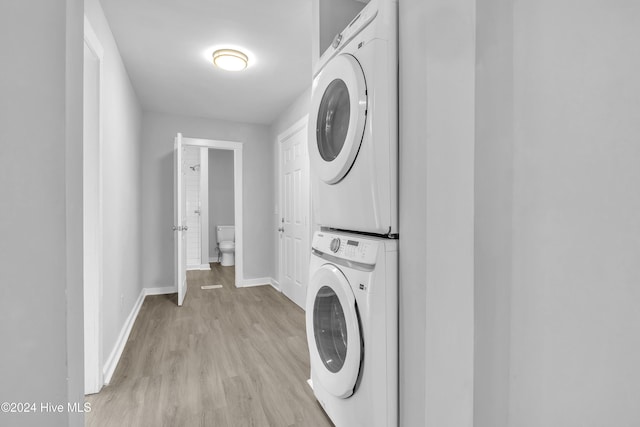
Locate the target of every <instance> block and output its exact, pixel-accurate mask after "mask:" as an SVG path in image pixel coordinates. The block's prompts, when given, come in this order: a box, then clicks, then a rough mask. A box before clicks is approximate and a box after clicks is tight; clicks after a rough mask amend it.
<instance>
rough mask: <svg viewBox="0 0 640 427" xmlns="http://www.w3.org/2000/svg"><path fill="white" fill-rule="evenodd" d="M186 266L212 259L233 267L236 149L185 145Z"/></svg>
mask: <svg viewBox="0 0 640 427" xmlns="http://www.w3.org/2000/svg"><path fill="white" fill-rule="evenodd" d="M184 166H185V167H184V169H183V171H184V178H185V187H186V219H187V227H188V230H187V235H186V246H187V247H186V252H187V270H205V269H209V263H210V262H215V263H220V264H221V265H222V266H225V267H234V266H235V264H236V262H235V240H236V239H235V237H236V233H235V227H236V215H235V208H234V201H235V190H236V189H235V186H234V153H233V150H226V149H215V148H206V147H194V146H186V147H185V151H184Z"/></svg>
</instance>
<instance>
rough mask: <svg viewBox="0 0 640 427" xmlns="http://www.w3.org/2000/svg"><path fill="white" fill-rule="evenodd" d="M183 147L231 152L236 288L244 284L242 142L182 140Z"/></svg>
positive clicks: (198, 139)
mask: <svg viewBox="0 0 640 427" xmlns="http://www.w3.org/2000/svg"><path fill="white" fill-rule="evenodd" d="M182 143H183V145H185V146H192V147H202V148H214V149H217V150H233V207H234V215H233V216H234V222H235V224H234V225H235V227H236V253H235V261H236V262H235V267H236V283H235V286H236V287H242V285H243V283H244V240H243V238H244V233H243V228H244V227H243V224H242V218H243V215H242V193H243V189H242V176H243V171H242V145H243V144H242V142H237V141H224V140H216V139H200V138H185V137H183V138H182Z"/></svg>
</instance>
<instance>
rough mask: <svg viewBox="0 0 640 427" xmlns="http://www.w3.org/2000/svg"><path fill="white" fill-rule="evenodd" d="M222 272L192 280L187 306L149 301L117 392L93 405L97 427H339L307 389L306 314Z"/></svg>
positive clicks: (167, 299) (90, 422)
mask: <svg viewBox="0 0 640 427" xmlns="http://www.w3.org/2000/svg"><path fill="white" fill-rule="evenodd" d="M212 265H213V266H214V267H213V269H212V270H211V271H190V272H188V276H187V280H188V293H187V298H186V300H185V303H184V305H183V306H182V307H178V306H177V305H176V301H177V295H176V294H173V295H159V296H148V297H147V298H146V299H145V301H144V304H143V305H142V308H141V310H140V313H139V315H138V319H137V320H136V322H135V325H134V326H133V329H132V331H131V335H130V337H129V340H128V341H127V345H126V347H125V350H124V353H123V355H122V358H121V359H120V363H119V364H118V367H117V369H116V372H115V374H114V376H113V379H112V380H111V384H109V386H107V387H105V388H104V389H103V390H102V391H101V392H100V393H98V394H95V395H91V396H88V397H87V401H88V402H90V403H91V405H92V410H91V412H90V413H88V414H86V424H87V426H90V427H94V426H95V427H98V426H100V427H102V426H119V427H120V426H132V427H133V426H154V427H155V426H167V427H177V426H185V427H191V426H207V427H208V426H215V427H217V426H305V427H309V426H311V427H316V426H318V427H321V426H331V425H332V424H331V422H330V420H329V419H328V418H327V416H326V415H325V414H324V412H323V411H322V408H321V407H320V405H319V404H318V403H317V402H316V400H315V398H314V396H313V392H312V391H311V390H310V389H309V387H308V386H307V384H306V379H307V378H308V377H309V353H308V349H307V343H306V334H305V326H304V312H303V311H302V310H301V309H300V308H299V307H297V306H296V305H295V304H294V303H292V302H291V301H289V300H288V299H287V298H286V297H285V296H284V295H282V294H280V293H278V292H277V291H276V290H274V289H273V288H272V287H271V286H259V287H253V288H240V289H237V288H235V286H233V283H234V269H233V267H220V266H219V265H218V264H212ZM213 284H221V285H223V286H224V287H223V288H221V289H211V290H201V289H200V286H201V285H213Z"/></svg>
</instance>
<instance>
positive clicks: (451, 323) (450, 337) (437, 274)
mask: <svg viewBox="0 0 640 427" xmlns="http://www.w3.org/2000/svg"><path fill="white" fill-rule="evenodd" d="M399 22H400V34H399V37H400V39H399V55H400V168H399V170H400V264H399V267H400V288H399V291H400V301H399V302H400V319H399V320H400V423H401V425H402V426H406V427H410V426H429V427H431V426H433V427H464V426H471V425H472V423H473V363H474V362H473V350H474V349H473V339H474V318H473V308H474V307H473V298H474V294H473V292H474V287H473V272H474V264H473V263H474V247H473V239H474V231H473V222H474V216H473V209H474V177H473V173H474V172H473V170H474V132H475V124H474V114H475V112H474V102H475V101H474V100H475V93H474V92H475V88H474V79H475V77H474V76H475V1H472V0H454V1H451V0H428V1H425V0H401V1H400V3H399Z"/></svg>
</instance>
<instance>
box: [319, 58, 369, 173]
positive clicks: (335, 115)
mask: <svg viewBox="0 0 640 427" xmlns="http://www.w3.org/2000/svg"><path fill="white" fill-rule="evenodd" d="M366 117H367V86H366V82H365V78H364V73H363V71H362V67H360V64H359V63H358V61H357V60H356V58H354V57H353V56H352V55H349V54H341V55H338V56H336V57H335V58H333V59H332V60H331V61H329V62H328V63H327V65H326V66H325V68H323V69H322V71H321V72H320V73H319V74H318V76H317V77H316V78H315V79H314V81H313V90H312V95H311V109H310V114H309V126H308V129H309V138H308V141H309V157H310V160H311V168H312V170H313V172H314V173H315V174H316V175H317V176H318V177H320V179H322V180H323V181H324V182H326V183H327V184H335V183H337V182H339V181H340V180H342V179H343V178H344V177H345V175H346V174H347V173H348V172H349V170H350V169H351V166H352V165H353V162H354V161H355V159H356V156H357V155H358V150H359V149H360V144H361V143H362V137H363V135H364V127H365V122H366Z"/></svg>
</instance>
